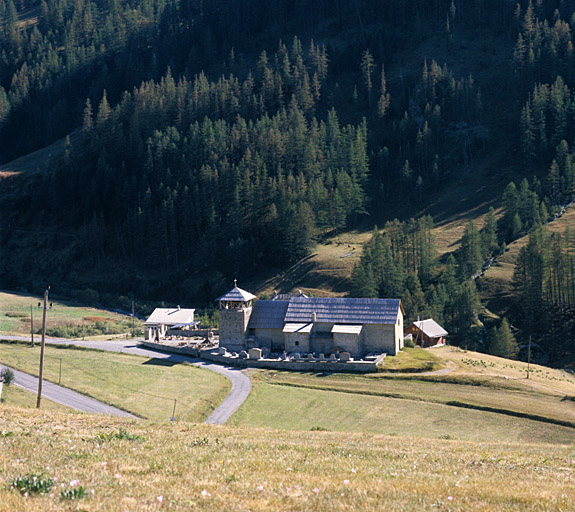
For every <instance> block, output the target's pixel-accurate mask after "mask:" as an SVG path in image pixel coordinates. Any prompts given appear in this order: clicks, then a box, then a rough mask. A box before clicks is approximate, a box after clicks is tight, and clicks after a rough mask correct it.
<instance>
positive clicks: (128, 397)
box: [0, 343, 230, 421]
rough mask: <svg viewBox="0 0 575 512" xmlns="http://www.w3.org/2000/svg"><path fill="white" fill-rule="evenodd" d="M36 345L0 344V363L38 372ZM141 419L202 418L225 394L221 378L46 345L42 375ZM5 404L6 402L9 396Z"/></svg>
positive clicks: (189, 368)
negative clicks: (175, 404)
mask: <svg viewBox="0 0 575 512" xmlns="http://www.w3.org/2000/svg"><path fill="white" fill-rule="evenodd" d="M39 352H40V349H39V347H38V346H36V347H35V348H32V347H30V346H28V345H26V344H24V343H0V362H2V363H4V364H6V365H8V366H12V367H13V368H16V369H19V370H22V371H25V372H27V373H30V374H32V375H38V362H39ZM60 359H61V360H62V378H61V384H62V385H63V386H66V387H69V388H71V389H74V390H77V391H80V392H81V393H84V394H86V395H89V396H92V397H94V398H96V399H97V400H100V401H102V402H106V403H108V404H111V405H114V406H116V407H119V408H121V409H125V410H127V411H130V412H132V413H134V414H136V415H138V416H141V417H143V418H148V419H152V420H155V421H165V420H168V419H169V418H170V417H171V416H172V412H173V408H174V400H177V406H176V418H177V419H182V420H187V421H203V420H204V419H205V418H206V417H207V416H208V415H209V414H210V413H211V412H212V411H213V409H214V408H215V407H217V406H218V405H219V404H220V402H221V401H222V400H223V399H224V398H225V396H226V395H227V394H228V393H229V390H230V383H229V381H228V379H226V378H225V377H223V376H221V375H218V374H216V373H214V372H210V371H207V370H203V369H201V368H197V367H195V366H191V365H189V364H185V363H183V364H182V363H180V364H176V363H173V362H170V361H169V360H164V359H150V358H147V357H140V356H133V355H128V354H118V353H113V352H102V351H97V350H80V349H74V348H67V347H62V346H52V345H48V346H47V347H46V358H45V367H44V378H45V379H46V380H49V381H51V382H54V383H56V384H57V383H58V382H59V380H60ZM7 403H8V404H10V403H11V400H10V396H9V397H8V400H7Z"/></svg>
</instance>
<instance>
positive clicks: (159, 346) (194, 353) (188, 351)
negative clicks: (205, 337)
mask: <svg viewBox="0 0 575 512" xmlns="http://www.w3.org/2000/svg"><path fill="white" fill-rule="evenodd" d="M140 345H141V346H142V347H146V348H151V349H154V350H163V351H165V352H173V353H174V354H183V355H186V356H191V357H199V350H198V349H197V348H192V347H176V346H174V345H168V344H165V343H155V342H152V341H140Z"/></svg>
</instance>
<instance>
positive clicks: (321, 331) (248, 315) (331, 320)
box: [218, 286, 404, 357]
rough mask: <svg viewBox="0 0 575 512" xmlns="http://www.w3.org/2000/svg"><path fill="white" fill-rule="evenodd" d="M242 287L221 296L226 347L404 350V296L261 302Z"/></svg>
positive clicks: (357, 354) (325, 351) (365, 351)
mask: <svg viewBox="0 0 575 512" xmlns="http://www.w3.org/2000/svg"><path fill="white" fill-rule="evenodd" d="M255 299H256V297H255V296H254V295H252V294H251V293H249V292H246V291H245V290H242V289H241V288H238V287H237V286H235V287H234V289H233V290H231V291H230V292H228V293H227V294H225V295H223V296H222V297H220V298H219V299H218V301H219V305H220V346H222V347H225V348H226V349H227V350H228V351H234V352H238V351H240V350H248V349H250V348H253V347H259V348H267V349H268V350H270V351H271V352H283V351H285V352H288V353H292V352H299V353H302V354H307V353H316V354H318V355H319V354H324V355H327V354H332V353H335V352H349V353H350V354H351V355H352V356H353V357H362V356H365V355H366V354H369V353H372V354H380V353H384V352H385V353H387V354H389V355H395V354H397V352H399V350H401V349H402V348H403V316H404V311H403V306H402V305H401V301H400V300H399V299H353V298H318V297H306V296H302V295H300V296H297V297H291V298H290V297H281V298H276V299H272V300H258V301H255Z"/></svg>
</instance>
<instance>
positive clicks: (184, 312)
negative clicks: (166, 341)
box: [145, 306, 197, 341]
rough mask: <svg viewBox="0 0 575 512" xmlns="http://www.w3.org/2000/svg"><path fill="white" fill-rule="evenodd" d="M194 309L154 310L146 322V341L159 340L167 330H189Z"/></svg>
mask: <svg viewBox="0 0 575 512" xmlns="http://www.w3.org/2000/svg"><path fill="white" fill-rule="evenodd" d="M195 311H196V310H195V309H182V308H180V306H178V307H177V308H156V309H154V312H153V313H152V314H151V315H150V317H149V318H148V319H147V320H146V335H145V338H146V340H150V341H153V340H159V339H162V338H164V337H165V336H166V332H167V330H168V329H173V328H175V327H177V328H184V329H185V328H189V327H191V326H194V325H196V324H197V322H194V313H195Z"/></svg>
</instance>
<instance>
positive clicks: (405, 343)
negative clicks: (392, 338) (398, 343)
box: [403, 338, 415, 348]
mask: <svg viewBox="0 0 575 512" xmlns="http://www.w3.org/2000/svg"><path fill="white" fill-rule="evenodd" d="M403 346H404V347H407V348H415V341H413V338H404V340H403Z"/></svg>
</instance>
